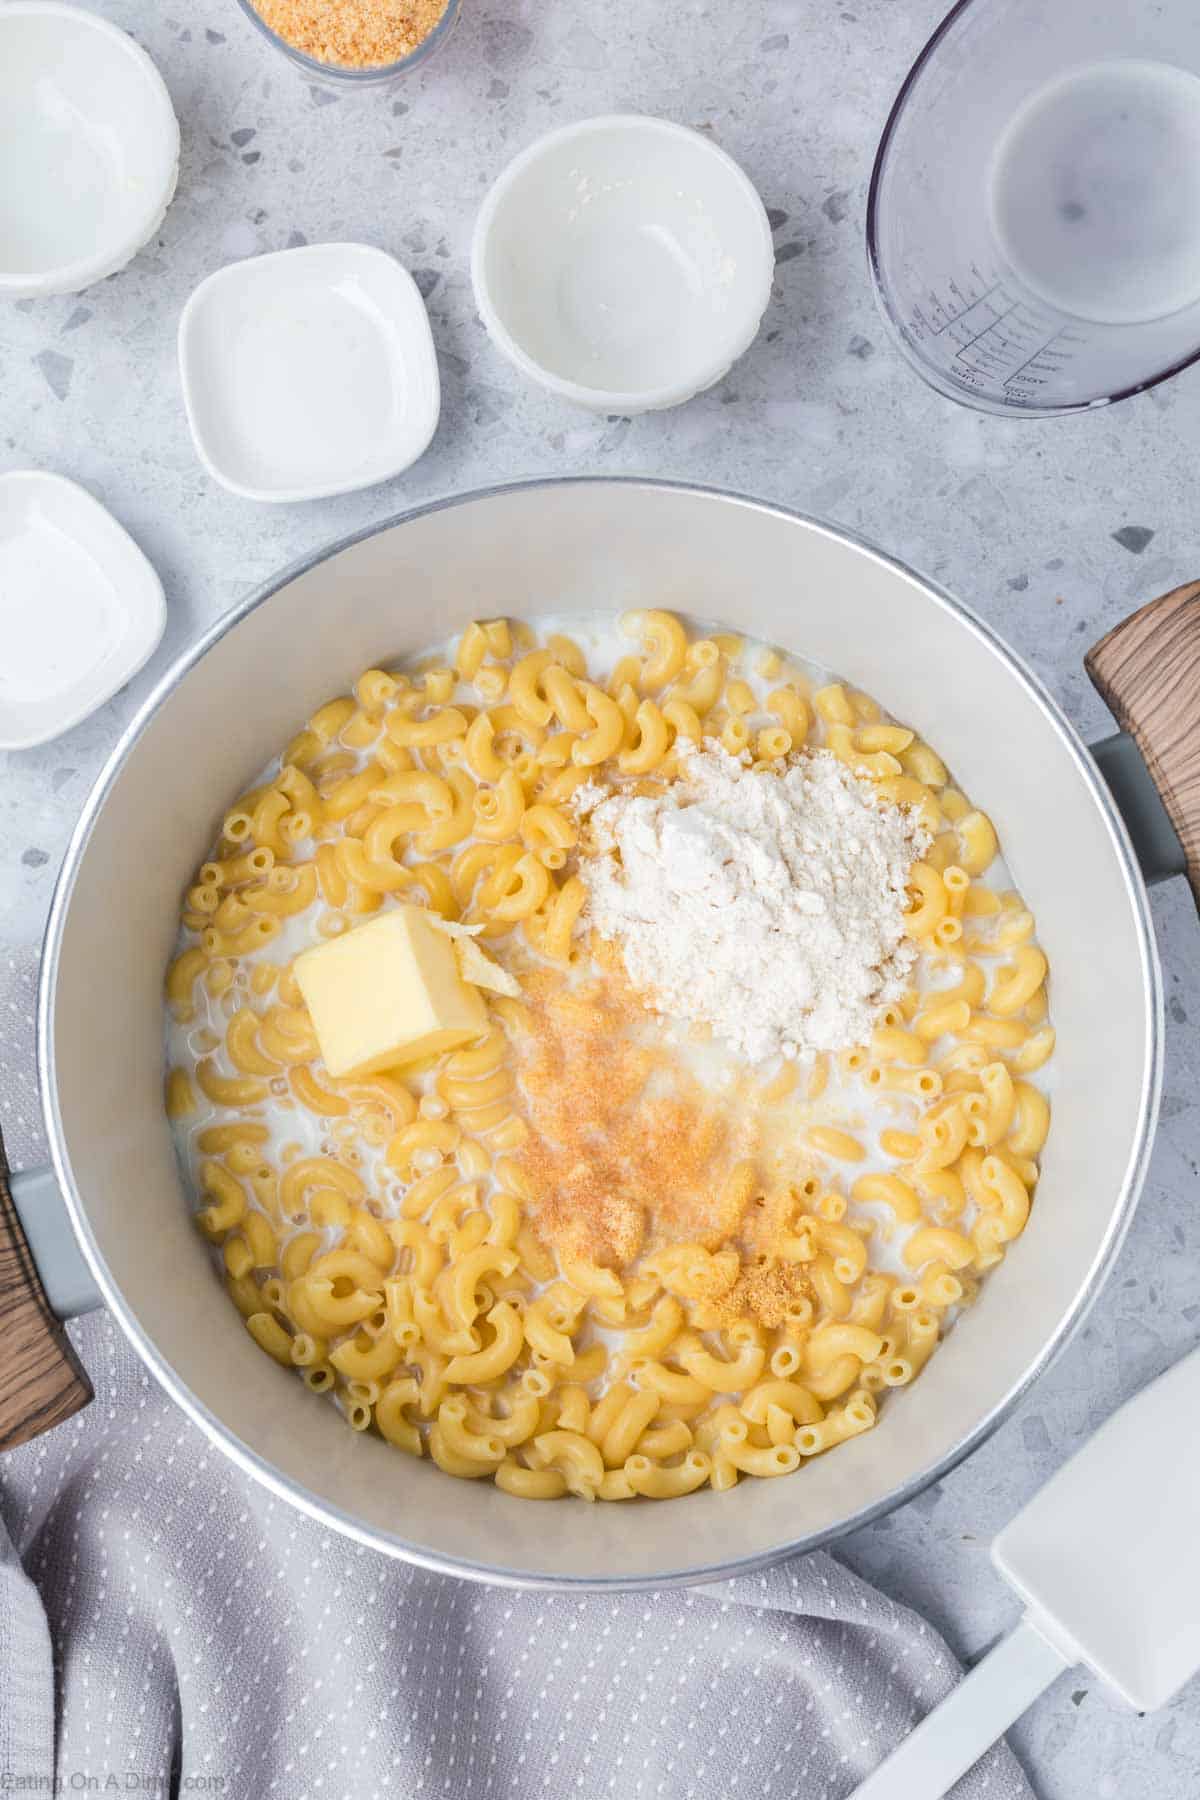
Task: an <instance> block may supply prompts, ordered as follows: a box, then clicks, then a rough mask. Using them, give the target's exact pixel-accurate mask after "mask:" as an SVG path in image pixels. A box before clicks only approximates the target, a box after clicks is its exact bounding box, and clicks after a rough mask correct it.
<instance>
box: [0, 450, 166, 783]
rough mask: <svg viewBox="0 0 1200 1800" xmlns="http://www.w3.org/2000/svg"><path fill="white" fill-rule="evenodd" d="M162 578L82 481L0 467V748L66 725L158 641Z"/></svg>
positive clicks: (112, 689)
mask: <svg viewBox="0 0 1200 1800" xmlns="http://www.w3.org/2000/svg"><path fill="white" fill-rule="evenodd" d="M166 617H167V613H166V604H165V602H164V600H163V589H162V582H161V581H160V580H159V578H158V576H157V575H156V574H155V572H154V570H153V569H152V568H151V566H150V564H149V563H148V562H147V561H146V558H145V557H144V556H143V555H142V552H141V551H140V550H139V549H138V547H137V545H136V544H135V543H134V541H133V539H132V538H131V537H130V536H129V533H128V532H127V531H125V530H124V529H123V528H122V527H121V526H120V525H118V524H117V521H116V520H115V519H114V518H113V516H112V514H111V513H110V512H108V511H107V510H106V509H105V508H104V507H103V506H101V504H100V502H99V501H98V500H95V499H93V498H92V496H91V494H89V493H88V492H87V490H86V489H85V488H81V487H78V486H77V485H76V483H75V482H73V481H68V480H67V479H66V478H65V477H64V476H62V475H47V474H45V473H44V472H43V471H42V470H40V469H14V470H13V471H12V472H11V473H9V474H7V475H0V643H3V645H4V654H3V656H0V750H27V749H29V748H30V747H31V746H32V745H34V744H43V743H45V742H46V741H47V739H49V738H54V737H58V736H59V734H60V733H61V732H64V731H69V730H70V728H71V726H72V725H77V724H78V723H79V721H80V720H81V719H83V718H86V716H87V715H88V713H90V712H94V711H95V710H96V708H97V707H98V706H103V704H104V702H105V701H106V700H110V699H111V698H112V696H113V695H114V694H115V693H116V691H117V689H118V688H120V687H124V685H125V683H126V682H127V681H128V680H130V678H131V677H132V676H134V675H136V674H137V672H138V670H139V669H140V668H141V666H142V664H143V663H144V662H145V661H146V659H147V657H148V656H149V655H150V654H151V652H152V651H153V650H154V649H155V648H156V646H157V644H158V641H159V639H160V638H161V637H162V634H163V626H164V624H165V623H166Z"/></svg>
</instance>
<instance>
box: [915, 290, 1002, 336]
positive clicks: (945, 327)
mask: <svg viewBox="0 0 1200 1800" xmlns="http://www.w3.org/2000/svg"><path fill="white" fill-rule="evenodd" d="M1000 285H1001V284H1000V282H998V281H993V283H992V285H991V287H990V288H987V289H986V290H985V291H984V292H983V293H982V294H976V296H975V298H974V299H973V300H968V299H967V297H966V295H965V294H964V293H963V291H962V289H961V288H960V287H958V286H957V284H956V283H955V282H953V281H951V282H948V283H947V286H948V288H949V289H950V292H951V293H952V294H957V295H958V298H959V299H960V300H961V301H962V303H963V304H962V307H961V309H960V310H959V311H958V312H956V313H952V314H949V315H948V316H947V317H946V319H945V323H944V324H941V325H934V324H933V323H932V322H931V323H930V324H929V326H928V330H929V331H930V333H931V334H932V335H933V336H934V337H941V335H942V333H943V331H950V330H951V329H952V328H953V327H954V326H955V325H957V324H958V322H959V320H960V319H965V318H966V316H967V314H968V313H969V312H974V310H975V308H976V307H977V306H982V305H983V304H984V302H985V301H986V300H990V299H991V297H992V295H993V294H994V293H995V292H996V290H997V288H998V287H999V286H1000ZM929 298H930V300H931V301H932V302H933V309H934V311H935V312H940V313H943V314H944V313H946V307H945V306H944V304H943V303H942V301H940V300H939V299H938V297H937V295H936V294H935V293H934V292H933V290H932V289H930V293H929Z"/></svg>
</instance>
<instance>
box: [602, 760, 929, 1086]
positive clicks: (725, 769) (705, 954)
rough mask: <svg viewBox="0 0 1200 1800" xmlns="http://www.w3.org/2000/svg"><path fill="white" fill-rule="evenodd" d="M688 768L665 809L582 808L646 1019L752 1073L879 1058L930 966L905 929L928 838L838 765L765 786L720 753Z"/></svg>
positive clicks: (800, 770)
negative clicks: (868, 1051)
mask: <svg viewBox="0 0 1200 1800" xmlns="http://www.w3.org/2000/svg"><path fill="white" fill-rule="evenodd" d="M682 748H683V747H682V746H681V749H682ZM680 764H681V771H682V772H681V776H680V779H679V780H678V781H676V782H674V783H672V785H671V786H670V787H669V788H668V789H667V791H666V792H665V793H663V794H659V795H654V796H641V797H638V796H635V795H633V794H630V793H626V792H622V791H620V790H619V789H618V790H616V791H611V792H610V791H607V790H603V789H600V788H598V787H597V786H596V785H595V784H589V785H588V786H587V787H586V788H583V789H581V790H580V791H579V793H578V794H577V796H576V805H577V807H578V808H579V811H580V812H581V814H584V815H586V816H588V817H589V818H590V822H591V845H590V849H589V850H588V851H587V852H585V854H583V855H582V856H581V857H580V871H579V872H580V874H581V876H582V877H583V880H584V883H585V884H586V886H587V890H588V902H587V914H586V916H587V918H588V920H589V921H590V923H591V924H592V925H593V926H594V927H595V928H596V930H597V931H598V932H599V933H600V935H601V936H602V937H604V938H610V939H614V940H616V942H617V943H618V944H619V946H620V948H621V951H622V953H623V956H624V959H625V967H626V969H627V971H628V974H629V978H630V980H631V981H632V982H633V984H634V986H635V987H637V988H639V989H641V990H643V991H644V993H645V995H646V1003H647V1005H648V1006H651V1007H653V1008H654V1009H655V1010H657V1011H660V1012H663V1013H667V1014H671V1015H674V1016H676V1017H679V1018H682V1019H685V1020H688V1021H689V1022H703V1023H705V1024H707V1025H709V1026H710V1027H711V1028H712V1032H713V1035H714V1036H715V1037H718V1038H720V1039H722V1040H723V1041H724V1042H725V1043H726V1044H727V1045H728V1046H729V1048H730V1049H732V1050H733V1051H735V1052H736V1053H737V1054H738V1055H740V1056H742V1057H745V1058H746V1059H747V1060H748V1061H751V1062H764V1061H766V1060H767V1059H768V1058H770V1057H773V1056H778V1055H781V1054H782V1055H783V1056H787V1057H807V1056H810V1055H811V1054H813V1053H814V1052H816V1051H820V1050H840V1049H845V1048H847V1047H849V1046H850V1045H854V1044H861V1043H863V1042H865V1040H866V1039H867V1038H868V1037H869V1036H870V1033H871V1029H872V1026H873V1025H874V1023H875V1019H876V1015H877V1013H878V1010H879V1008H880V1007H881V1006H883V1005H885V1004H886V1003H887V1002H888V1001H889V1000H895V999H897V998H898V997H899V996H900V994H902V993H903V992H904V989H905V986H906V976H907V973H908V971H909V969H910V968H911V967H912V964H913V961H914V959H915V956H916V949H915V946H914V945H913V944H912V942H911V940H910V939H908V938H906V937H905V935H904V927H903V921H902V914H903V912H904V909H905V907H906V906H907V905H908V899H907V895H906V892H905V887H906V882H907V879H908V871H909V866H910V864H911V863H912V861H913V860H914V858H916V857H919V856H920V855H922V854H923V852H924V851H925V850H926V849H927V848H928V845H929V839H928V836H927V835H926V834H925V833H924V832H923V831H922V830H921V828H920V827H919V826H918V825H917V824H916V823H915V821H914V820H913V817H912V815H911V813H910V811H909V810H908V809H907V808H904V809H902V808H900V807H896V806H891V805H880V804H879V802H878V801H877V800H876V799H875V797H874V796H873V793H872V789H871V786H870V783H868V782H866V781H864V780H863V779H861V778H860V777H859V776H856V775H854V774H852V773H851V772H850V770H848V769H847V768H846V767H845V766H844V765H843V764H842V763H840V762H839V761H838V760H837V758H836V757H834V756H833V755H831V754H830V752H829V751H826V750H818V751H815V752H812V753H809V754H804V755H802V756H799V757H796V758H794V759H793V760H792V761H791V762H790V763H789V765H788V766H787V767H786V768H785V769H784V770H783V772H782V773H776V772H774V771H770V770H765V771H761V772H759V773H754V772H753V771H752V770H751V769H750V768H749V767H748V766H747V764H745V763H743V762H740V761H739V760H738V759H737V758H736V757H733V756H730V755H729V754H728V753H727V752H726V751H725V750H723V749H722V748H721V747H720V745H718V744H716V743H714V742H711V741H710V742H708V743H706V744H705V746H704V748H703V749H699V748H695V747H692V746H688V747H687V750H686V752H685V753H684V754H683V755H681V759H680Z"/></svg>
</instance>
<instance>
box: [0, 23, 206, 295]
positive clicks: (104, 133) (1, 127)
mask: <svg viewBox="0 0 1200 1800" xmlns="http://www.w3.org/2000/svg"><path fill="white" fill-rule="evenodd" d="M178 174H179V126H178V124H177V123H176V119H175V114H174V111H173V110H172V107H171V100H170V96H169V95H168V93H167V90H166V87H165V86H164V84H163V79H162V76H161V75H160V74H159V72H158V70H157V69H156V68H155V66H154V64H153V63H152V62H151V61H150V58H149V57H148V56H147V55H146V52H145V51H144V50H142V49H140V48H139V47H138V45H137V44H135V43H134V41H133V39H132V38H131V37H129V36H127V35H126V33H125V32H123V31H119V30H118V29H117V27H116V26H115V25H110V24H109V23H108V21H107V20H106V19H98V18H96V17H95V15H94V14H93V13H89V12H84V11H82V10H81V8H79V7H77V6H64V5H62V4H60V3H59V0H3V4H0V296H8V297H10V298H14V299H22V298H26V299H28V298H36V297H38V296H40V295H43V294H75V293H78V292H79V290H80V289H81V288H85V287H90V286H91V284H92V283H93V282H94V281H100V280H102V279H103V278H104V277H105V276H106V275H112V274H113V273H114V272H115V271H116V270H117V269H120V268H123V267H124V265H125V264H126V263H127V262H128V261H129V260H130V258H131V257H133V256H135V255H136V254H137V252H138V251H139V250H140V249H141V247H142V245H143V244H144V243H146V242H147V240H148V239H149V238H151V237H152V236H153V235H154V233H155V232H156V231H157V230H158V227H159V225H160V224H161V223H162V219H163V215H164V213H165V212H166V210H167V207H168V206H169V205H170V203H171V197H172V195H173V194H174V192H175V183H176V180H177V178H178Z"/></svg>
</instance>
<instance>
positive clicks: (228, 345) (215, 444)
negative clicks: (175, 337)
mask: <svg viewBox="0 0 1200 1800" xmlns="http://www.w3.org/2000/svg"><path fill="white" fill-rule="evenodd" d="M179 370H180V376H181V378H182V381H183V400H184V405H185V407H186V408H187V416H188V424H189V425H190V426H191V430H192V437H193V439H194V440H195V444H196V451H197V454H198V455H199V457H200V460H201V462H202V463H203V464H204V466H205V468H206V469H207V470H208V472H209V474H210V475H211V476H212V477H213V479H214V481H219V482H220V483H221V485H222V486H223V487H226V488H228V489H229V491H230V492H231V493H234V494H239V495H240V496H241V497H242V499H244V500H266V501H294V500H320V499H324V498H326V497H327V496H328V495H330V494H348V493H350V492H351V491H352V490H353V489H355V488H365V487H374V486H375V484H376V483H377V482H380V481H390V480H391V479H392V477H393V476H395V475H399V474H400V473H401V472H402V471H403V470H404V469H407V468H409V467H410V466H411V464H413V463H415V462H416V460H417V458H418V457H419V456H421V455H422V454H423V452H424V451H425V450H426V449H427V448H428V445H429V440H430V438H431V437H432V436H433V434H434V431H435V430H436V428H437V422H438V414H439V412H440V410H441V389H440V385H439V382H438V366H437V354H436V352H435V350H434V347H433V333H432V332H431V331H430V329H429V315H428V314H427V313H426V311H425V302H424V301H423V300H422V298H421V295H420V292H419V290H418V288H417V284H416V282H415V281H414V280H413V278H412V276H411V275H410V274H409V273H408V270H407V269H404V268H402V267H401V266H400V264H399V263H398V262H397V261H396V259H395V258H394V257H392V256H389V255H387V253H386V251H383V250H375V249H372V248H371V246H370V245H368V244H307V245H304V246H302V247H301V248H300V249H298V250H277V251H275V252H273V253H272V254H271V255H269V256H256V257H251V258H249V259H248V260H247V261H245V262H237V263H230V264H229V265H228V267H227V268H224V269H218V270H217V271H216V273H215V274H214V275H210V276H208V277H207V279H206V280H204V281H202V282H201V283H200V286H199V287H198V288H197V289H196V290H195V292H194V293H193V294H192V297H191V299H190V300H189V301H188V303H187V305H186V306H185V307H184V309H183V316H182V318H181V319H180V321H179Z"/></svg>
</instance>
